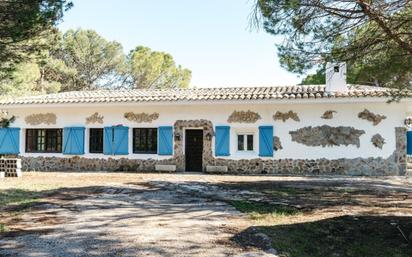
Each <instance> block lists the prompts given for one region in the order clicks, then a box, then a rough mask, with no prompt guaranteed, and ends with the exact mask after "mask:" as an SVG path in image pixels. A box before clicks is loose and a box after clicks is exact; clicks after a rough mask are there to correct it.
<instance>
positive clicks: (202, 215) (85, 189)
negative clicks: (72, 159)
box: [0, 173, 273, 256]
mask: <svg viewBox="0 0 412 257" xmlns="http://www.w3.org/2000/svg"><path fill="white" fill-rule="evenodd" d="M25 175H26V174H25ZM47 176H57V177H56V178H54V179H53V181H56V180H57V181H58V180H59V179H60V180H61V182H59V183H62V185H63V186H67V188H66V187H63V188H58V189H56V190H43V191H42V192H41V193H42V194H45V195H44V197H42V198H41V199H40V201H35V202H32V203H29V204H27V205H23V207H22V208H25V210H24V212H23V214H21V215H18V216H13V215H12V213H13V212H14V211H20V212H21V210H18V209H13V208H20V207H21V206H20V207H17V206H13V205H11V207H9V209H6V210H5V211H6V212H7V213H11V215H5V216H3V217H2V218H3V219H4V220H5V223H6V224H8V228H9V230H10V231H9V232H7V231H6V232H5V233H2V234H3V235H2V236H0V256H236V255H238V256H273V255H271V254H269V253H265V252H263V251H261V250H257V249H245V248H242V247H240V246H239V245H237V244H236V243H234V242H233V241H232V240H231V238H232V237H233V236H234V234H236V233H237V232H238V231H240V230H242V229H244V228H246V227H247V226H248V225H250V224H248V221H247V219H246V218H245V216H244V215H242V214H241V213H240V212H238V211H236V210H235V209H234V208H233V207H232V206H230V205H228V204H226V203H224V202H220V201H214V200H211V199H207V198H202V197H198V196H191V195H189V194H185V193H184V192H176V191H172V190H170V189H168V188H161V187H155V186H153V185H151V184H149V183H147V182H145V181H144V179H142V178H141V177H139V176H137V175H134V176H133V175H130V174H125V178H120V179H119V177H113V180H118V181H114V182H111V181H113V180H112V179H111V176H112V175H108V176H105V175H104V174H103V175H99V179H97V180H98V181H100V182H101V183H102V184H101V185H97V184H98V182H97V181H93V175H92V174H85V175H83V176H77V175H76V174H72V175H68V174H66V175H63V174H53V173H50V174H46V175H45V174H27V175H26V176H25V177H24V178H23V180H27V182H28V183H30V182H32V183H36V182H35V181H36V180H38V181H39V183H40V181H41V180H42V179H43V180H46V181H47V180H50V177H47ZM101 176H103V178H102V177H101ZM117 176H119V175H117ZM76 180H77V182H76ZM82 180H86V182H85V181H82ZM89 180H90V181H89ZM149 180H150V179H149ZM46 181H43V182H42V183H47V182H46ZM65 181H66V182H65ZM9 182H11V181H10V180H9ZM69 182H70V183H69ZM88 182H90V183H88ZM0 183H5V182H4V181H3V182H0ZM6 183H7V181H6ZM12 183H17V182H14V181H13V182H12ZM20 183H24V181H20ZM50 183H53V182H52V181H50ZM75 184H78V185H82V184H83V185H84V186H79V187H74V185H75ZM42 185H43V184H42ZM0 235H1V234H0Z"/></svg>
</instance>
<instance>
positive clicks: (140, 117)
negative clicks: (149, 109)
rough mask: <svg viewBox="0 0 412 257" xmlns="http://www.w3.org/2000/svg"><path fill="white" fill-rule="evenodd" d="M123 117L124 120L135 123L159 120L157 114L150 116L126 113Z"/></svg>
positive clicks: (143, 113)
mask: <svg viewBox="0 0 412 257" xmlns="http://www.w3.org/2000/svg"><path fill="white" fill-rule="evenodd" d="M124 117H125V119H127V120H129V121H133V122H136V123H143V122H148V123H150V122H152V121H154V120H157V119H158V118H159V113H157V112H155V113H152V114H148V113H145V112H142V113H133V112H126V113H125V114H124Z"/></svg>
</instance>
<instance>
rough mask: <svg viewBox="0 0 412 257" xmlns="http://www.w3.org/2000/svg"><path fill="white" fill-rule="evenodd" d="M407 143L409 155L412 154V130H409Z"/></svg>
mask: <svg viewBox="0 0 412 257" xmlns="http://www.w3.org/2000/svg"><path fill="white" fill-rule="evenodd" d="M406 145H407V150H406V153H407V154H408V155H412V131H408V134H407V144H406Z"/></svg>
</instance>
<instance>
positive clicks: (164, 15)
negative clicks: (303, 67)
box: [59, 0, 301, 87]
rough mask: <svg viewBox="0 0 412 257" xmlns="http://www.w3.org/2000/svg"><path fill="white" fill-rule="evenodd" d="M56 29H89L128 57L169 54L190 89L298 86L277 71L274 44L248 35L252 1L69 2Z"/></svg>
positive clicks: (257, 34)
mask: <svg viewBox="0 0 412 257" xmlns="http://www.w3.org/2000/svg"><path fill="white" fill-rule="evenodd" d="M72 1H73V4H74V7H73V8H72V9H70V10H69V11H68V12H66V13H65V16H64V18H63V21H62V22H61V23H60V24H59V28H60V29H61V30H62V31H63V32H64V31H66V30H68V29H77V28H83V29H93V30H95V31H97V32H98V33H99V34H100V35H102V36H103V37H104V38H106V39H108V40H110V41H117V42H120V43H121V44H122V45H123V47H124V50H125V53H128V52H129V51H130V50H131V49H133V48H134V47H136V46H138V45H144V46H148V47H150V48H151V49H153V50H156V51H164V52H167V53H170V54H171V55H172V56H173V57H174V59H175V61H176V63H177V64H180V65H182V66H183V67H185V68H188V69H190V70H191V71H192V81H191V86H192V87H193V86H196V87H224V86H276V85H290V84H296V83H298V82H300V80H301V78H299V77H298V76H297V75H295V74H293V73H290V72H287V71H286V70H285V69H283V68H281V67H280V65H279V62H278V58H277V54H276V47H275V42H279V40H281V39H280V38H275V37H274V36H272V35H269V34H267V33H265V32H264V31H263V30H260V31H258V30H256V29H253V30H251V29H250V26H249V15H250V12H251V10H252V6H253V2H254V0H207V1H204V0H202V1H201V0H157V1H153V0H72Z"/></svg>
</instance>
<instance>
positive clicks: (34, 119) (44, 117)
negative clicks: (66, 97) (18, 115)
mask: <svg viewBox="0 0 412 257" xmlns="http://www.w3.org/2000/svg"><path fill="white" fill-rule="evenodd" d="M56 120H57V116H56V114H54V113H37V114H31V115H28V116H26V118H24V121H25V122H26V123H27V124H29V125H40V124H46V125H51V124H56Z"/></svg>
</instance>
